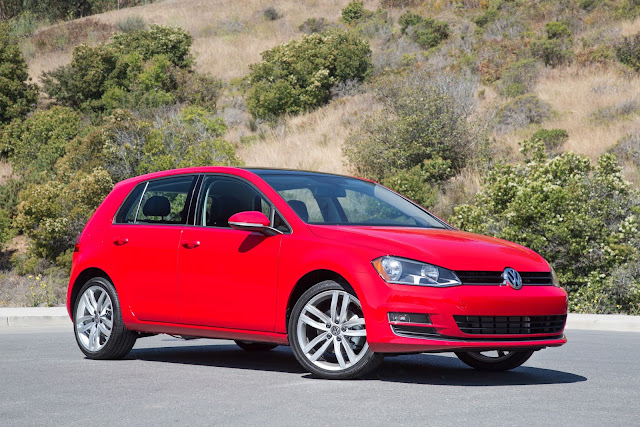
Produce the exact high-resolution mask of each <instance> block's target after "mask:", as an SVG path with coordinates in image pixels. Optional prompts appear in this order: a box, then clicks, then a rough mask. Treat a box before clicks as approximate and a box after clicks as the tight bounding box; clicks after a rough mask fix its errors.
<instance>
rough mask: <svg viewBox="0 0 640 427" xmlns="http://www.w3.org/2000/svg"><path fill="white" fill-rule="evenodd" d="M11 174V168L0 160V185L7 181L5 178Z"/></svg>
mask: <svg viewBox="0 0 640 427" xmlns="http://www.w3.org/2000/svg"><path fill="white" fill-rule="evenodd" d="M12 175H13V168H12V167H11V165H10V164H9V163H7V162H6V161H4V160H1V161H0V185H3V184H4V183H5V182H7V179H9V178H11V176H12Z"/></svg>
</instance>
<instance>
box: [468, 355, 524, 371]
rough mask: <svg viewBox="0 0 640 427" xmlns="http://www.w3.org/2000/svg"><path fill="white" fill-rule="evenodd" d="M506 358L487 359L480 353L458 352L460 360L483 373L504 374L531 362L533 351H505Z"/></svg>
mask: <svg viewBox="0 0 640 427" xmlns="http://www.w3.org/2000/svg"><path fill="white" fill-rule="evenodd" d="M505 353H506V354H505V355H504V356H500V355H498V356H497V357H495V358H494V357H487V356H485V355H483V354H481V353H478V352H456V356H458V359H460V360H462V361H463V362H464V363H465V364H467V365H469V366H471V367H472V368H475V369H478V370H481V371H492V372H502V371H508V370H511V369H514V368H517V367H518V366H520V365H522V364H523V363H524V362H526V361H527V360H529V358H530V357H531V355H532V354H533V351H511V352H509V351H505ZM492 359H494V360H492Z"/></svg>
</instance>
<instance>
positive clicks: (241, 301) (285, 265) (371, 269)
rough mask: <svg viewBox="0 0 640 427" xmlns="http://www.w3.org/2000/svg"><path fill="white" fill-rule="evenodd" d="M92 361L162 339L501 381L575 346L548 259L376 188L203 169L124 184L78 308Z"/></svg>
mask: <svg viewBox="0 0 640 427" xmlns="http://www.w3.org/2000/svg"><path fill="white" fill-rule="evenodd" d="M67 307H68V311H69V315H70V316H71V319H72V320H73V325H74V330H75V337H76V340H77V342H78V345H79V347H80V349H81V350H82V352H84V354H85V355H86V356H87V357H89V358H91V359H116V358H121V357H124V356H125V355H126V354H127V353H129V351H130V350H131V348H132V347H133V345H134V343H135V341H136V339H137V338H140V337H143V336H148V335H152V334H159V333H165V334H173V335H180V336H183V337H204V338H222V339H232V340H235V341H236V343H237V344H238V345H239V346H240V347H241V348H243V349H245V350H253V351H257V350H269V349H272V348H274V347H276V346H278V345H290V346H291V348H292V351H293V354H294V355H295V357H296V359H297V360H298V362H299V363H300V364H301V365H302V366H303V367H304V368H305V369H307V370H309V371H310V372H312V373H313V374H315V375H317V376H320V377H324V378H353V377H357V376H360V375H363V374H364V373H366V372H368V371H370V370H372V369H374V368H375V367H376V366H378V364H379V363H380V362H381V361H382V358H383V356H384V355H395V354H400V353H423V352H455V354H456V355H457V356H458V357H459V358H460V359H461V360H462V361H463V362H464V363H466V364H467V365H470V366H472V367H474V368H478V369H485V370H493V371H501V370H508V369H512V368H515V367H517V366H520V365H521V364H522V363H524V362H525V361H526V360H527V359H529V357H530V356H531V354H532V353H533V352H534V351H536V350H540V349H543V348H545V347H555V346H560V345H562V344H564V343H565V342H566V339H565V336H564V335H563V330H564V325H565V320H566V314H567V294H566V292H565V291H564V290H563V289H562V288H560V287H559V284H558V281H557V279H556V276H555V274H554V272H553V269H552V268H551V267H550V266H549V264H548V263H547V262H546V261H545V260H544V259H543V258H542V257H541V256H539V255H538V254H536V253H535V252H533V251H531V250H529V249H527V248H524V247H522V246H519V245H517V244H515V243H511V242H507V241H504V240H500V239H496V238H492V237H486V236H481V235H476V234H470V233H465V232H462V231H459V230H456V229H455V228H453V227H452V226H450V225H448V224H447V223H446V222H444V221H442V220H441V219H439V218H437V217H436V216H434V215H433V214H431V213H429V212H428V211H427V210H425V209H424V208H422V207H420V206H418V205H417V204H415V203H413V202H411V201H410V200H408V199H406V198H404V197H403V196H401V195H399V194H397V193H395V192H393V191H391V190H389V189H387V188H385V187H384V186H382V185H380V184H377V183H375V182H371V181H367V180H363V179H358V178H351V177H346V176H339V175H331V174H325V173H315V172H303V171H290V170H275V169H239V168H229V167H199V168H188V169H180V170H171V171H164V172H158V173H153V174H149V175H144V176H140V177H136V178H131V179H128V180H125V181H122V182H120V183H118V184H117V185H116V186H115V188H114V189H113V191H112V192H111V193H110V194H109V195H108V196H107V198H106V199H105V200H104V202H103V203H102V204H101V205H100V207H99V208H98V209H97V211H96V212H95V214H94V215H93V217H92V218H91V219H90V220H89V222H88V223H87V225H86V227H85V229H84V231H83V233H82V235H81V236H80V237H79V238H78V240H77V243H76V246H75V251H74V255H73V267H72V272H71V280H70V282H69V290H68V297H67Z"/></svg>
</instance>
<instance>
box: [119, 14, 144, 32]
mask: <svg viewBox="0 0 640 427" xmlns="http://www.w3.org/2000/svg"><path fill="white" fill-rule="evenodd" d="M117 26H118V30H120V31H122V32H123V33H132V32H134V31H143V30H145V29H146V28H147V23H146V21H145V20H144V18H143V17H141V16H127V17H126V18H122V19H120V20H118V23H117Z"/></svg>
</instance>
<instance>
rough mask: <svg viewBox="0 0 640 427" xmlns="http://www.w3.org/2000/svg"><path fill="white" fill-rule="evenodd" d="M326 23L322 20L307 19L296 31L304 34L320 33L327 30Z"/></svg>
mask: <svg viewBox="0 0 640 427" xmlns="http://www.w3.org/2000/svg"><path fill="white" fill-rule="evenodd" d="M327 26H328V24H327V21H326V20H325V19H324V18H317V19H316V18H309V19H307V20H306V21H304V22H303V23H302V24H300V26H299V27H298V29H299V30H300V31H302V32H303V33H305V34H313V33H322V32H323V31H325V30H326V29H327Z"/></svg>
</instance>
